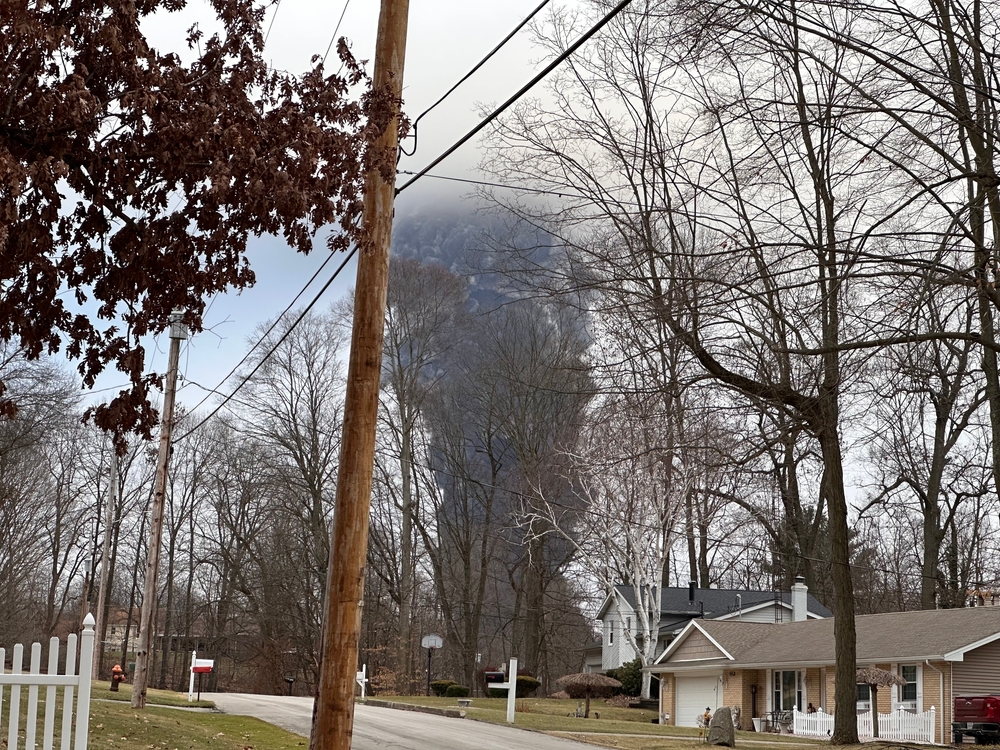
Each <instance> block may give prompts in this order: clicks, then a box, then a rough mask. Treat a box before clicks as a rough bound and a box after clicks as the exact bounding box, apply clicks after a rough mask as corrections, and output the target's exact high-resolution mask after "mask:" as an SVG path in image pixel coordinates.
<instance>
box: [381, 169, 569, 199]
mask: <svg viewBox="0 0 1000 750" xmlns="http://www.w3.org/2000/svg"><path fill="white" fill-rule="evenodd" d="M396 174H405V175H415V174H416V172H411V171H409V170H406V169H398V170H396ZM424 177H432V178H434V179H435V180H447V181H448V182H464V183H467V184H469V185H481V186H483V187H495V188H503V189H505V190H517V191H518V192H522V193H536V194H538V195H554V196H557V197H559V198H582V197H583V196H581V195H574V194H573V193H557V192H556V191H554V190H543V189H541V188H533V187H525V186H522V185H504V184H503V183H502V182H489V181H487V180H473V179H469V178H466V177H450V176H448V175H443V174H430V173H427V174H425V175H424Z"/></svg>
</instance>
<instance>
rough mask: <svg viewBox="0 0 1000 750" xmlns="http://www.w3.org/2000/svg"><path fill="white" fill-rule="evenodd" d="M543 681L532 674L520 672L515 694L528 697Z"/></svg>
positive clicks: (519, 696)
mask: <svg viewBox="0 0 1000 750" xmlns="http://www.w3.org/2000/svg"><path fill="white" fill-rule="evenodd" d="M541 684H542V683H541V682H540V681H539V680H536V679H535V678H534V677H532V676H531V675H530V674H519V675H518V676H517V687H516V688H515V693H514V694H515V696H516V697H518V698H527V697H529V696H532V695H534V694H535V691H536V690H538V686H539V685H541Z"/></svg>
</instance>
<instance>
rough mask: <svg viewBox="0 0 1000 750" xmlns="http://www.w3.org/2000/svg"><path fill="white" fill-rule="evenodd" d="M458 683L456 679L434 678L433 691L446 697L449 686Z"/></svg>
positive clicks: (438, 695) (439, 696) (441, 696)
mask: <svg viewBox="0 0 1000 750" xmlns="http://www.w3.org/2000/svg"><path fill="white" fill-rule="evenodd" d="M456 684H457V683H456V682H455V681H454V680H434V682H432V683H431V692H432V693H434V695H436V696H437V697H438V698H444V696H445V693H446V692H447V690H448V688H449V687H451V686H452V685H456Z"/></svg>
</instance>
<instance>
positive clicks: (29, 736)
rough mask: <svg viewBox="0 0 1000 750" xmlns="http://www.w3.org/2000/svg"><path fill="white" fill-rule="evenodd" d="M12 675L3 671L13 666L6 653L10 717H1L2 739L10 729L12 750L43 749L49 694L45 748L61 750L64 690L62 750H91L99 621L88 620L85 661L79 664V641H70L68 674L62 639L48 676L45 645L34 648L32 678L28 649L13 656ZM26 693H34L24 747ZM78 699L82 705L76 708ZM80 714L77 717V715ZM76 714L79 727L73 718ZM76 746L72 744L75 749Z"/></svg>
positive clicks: (2, 679)
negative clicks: (42, 697) (62, 662)
mask: <svg viewBox="0 0 1000 750" xmlns="http://www.w3.org/2000/svg"><path fill="white" fill-rule="evenodd" d="M11 657H12V658H11V671H10V672H9V673H6V672H4V671H3V669H2V666H3V665H4V664H6V663H7V661H6V659H7V650H6V649H3V648H0V705H2V704H3V699H4V697H5V696H4V693H5V692H6V689H7V688H8V687H10V695H9V699H8V706H9V711H7V712H6V714H7V715H6V716H4V712H3V711H0V737H2V736H3V728H4V727H3V724H4V721H5V720H6V723H7V727H6V729H7V748H6V750H18V749H19V748H24V749H25V750H35V749H36V748H37V747H38V741H37V734H38V702H39V701H38V692H39V688H45V700H44V715H43V724H42V745H41V746H42V748H43V750H53V748H54V747H55V745H54V744H53V743H54V742H55V720H56V712H57V710H58V703H57V698H58V695H57V691H58V688H60V687H61V688H62V689H63V691H62V698H63V700H62V726H61V727H60V735H59V736H60V744H59V748H60V750H87V735H88V734H89V732H90V669H91V664H92V663H93V661H94V616H93V615H87V617H86V619H85V620H84V621H83V634H82V635H81V636H80V661H79V662H77V660H76V657H77V637H76V635H75V634H73V635H70V636H69V637H68V638H67V639H66V662H65V664H66V668H65V670H64V672H63V674H59V659H60V656H59V639H58V638H52V639H50V640H49V653H48V661H47V662H46V668H45V673H44V674H43V673H42V644H41V643H33V644H31V655H30V661H29V664H28V672H27V673H25V672H24V646H22V645H21V644H20V643H18V644H17V645H16V646H14V649H13V652H12V654H11ZM24 688H27V689H28V695H27V716H26V718H25V722H24V728H23V729H24V744H23V745H21V744H18V734H19V733H20V731H21V698H22V697H23V690H24ZM74 693H76V695H75V698H76V703H75V706H74ZM74 709H75V711H74ZM74 712H75V713H76V726H75V727H74V722H73V714H74ZM71 742H72V744H71Z"/></svg>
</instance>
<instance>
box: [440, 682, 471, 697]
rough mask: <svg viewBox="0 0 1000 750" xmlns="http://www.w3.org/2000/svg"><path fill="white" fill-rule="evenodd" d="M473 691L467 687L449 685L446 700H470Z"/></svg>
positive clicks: (445, 695) (445, 694) (445, 692)
mask: <svg viewBox="0 0 1000 750" xmlns="http://www.w3.org/2000/svg"><path fill="white" fill-rule="evenodd" d="M470 692H471V691H470V690H469V688H467V687H466V686H465V685H449V686H448V687H447V689H446V690H445V691H444V697H445V698H468V697H469V693H470Z"/></svg>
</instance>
